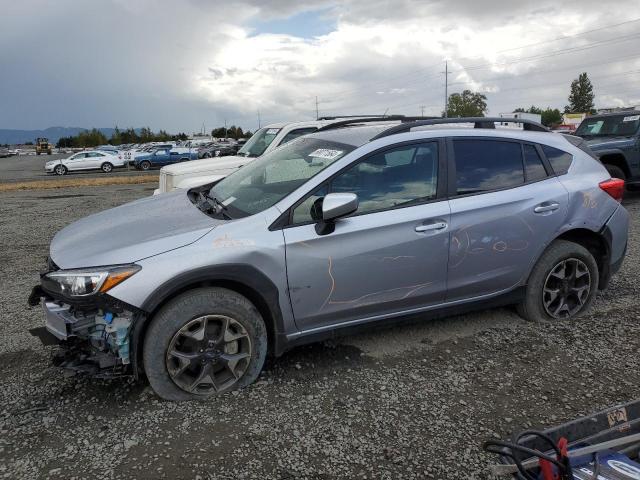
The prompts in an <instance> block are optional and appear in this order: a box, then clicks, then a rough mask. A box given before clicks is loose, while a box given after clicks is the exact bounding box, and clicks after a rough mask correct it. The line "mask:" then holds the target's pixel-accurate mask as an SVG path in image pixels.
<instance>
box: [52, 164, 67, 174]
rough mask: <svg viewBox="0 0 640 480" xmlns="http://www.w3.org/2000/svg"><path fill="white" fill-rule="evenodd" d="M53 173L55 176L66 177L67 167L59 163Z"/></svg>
mask: <svg viewBox="0 0 640 480" xmlns="http://www.w3.org/2000/svg"><path fill="white" fill-rule="evenodd" d="M53 171H54V172H55V174H56V175H66V174H67V167H65V166H64V165H62V164H61V163H59V164H58V165H56V168H54V169H53Z"/></svg>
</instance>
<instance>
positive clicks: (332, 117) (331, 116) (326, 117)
mask: <svg viewBox="0 0 640 480" xmlns="http://www.w3.org/2000/svg"><path fill="white" fill-rule="evenodd" d="M373 117H378V118H386V117H404V115H395V114H393V115H330V116H325V117H318V120H337V119H338V118H344V119H349V118H373Z"/></svg>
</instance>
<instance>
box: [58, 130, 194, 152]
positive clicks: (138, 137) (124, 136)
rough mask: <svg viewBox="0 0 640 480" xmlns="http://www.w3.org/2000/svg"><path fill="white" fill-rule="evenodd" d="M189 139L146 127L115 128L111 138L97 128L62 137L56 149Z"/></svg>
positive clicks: (180, 134) (184, 135)
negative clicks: (137, 128)
mask: <svg viewBox="0 0 640 480" xmlns="http://www.w3.org/2000/svg"><path fill="white" fill-rule="evenodd" d="M188 138H189V137H188V136H187V135H186V134H185V133H179V134H177V135H170V134H169V133H167V132H166V131H165V130H160V131H158V132H153V131H152V130H151V129H150V128H148V127H144V128H141V129H140V130H139V131H136V130H135V129H133V128H127V129H126V130H120V129H119V128H118V127H115V128H114V130H113V133H112V134H111V137H109V138H107V136H106V135H105V134H104V133H102V132H101V131H100V130H98V129H97V128H92V129H91V130H84V131H82V132H80V133H78V134H77V135H72V136H69V137H60V139H59V140H58V143H57V144H56V147H58V148H85V147H97V146H98V145H107V144H109V145H122V144H123V143H148V142H168V141H177V140H187V139H188Z"/></svg>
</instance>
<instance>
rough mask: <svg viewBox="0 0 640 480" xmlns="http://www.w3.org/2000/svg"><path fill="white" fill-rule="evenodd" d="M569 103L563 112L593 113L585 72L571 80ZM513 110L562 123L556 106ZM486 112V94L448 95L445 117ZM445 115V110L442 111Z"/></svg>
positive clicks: (547, 122) (552, 123)
mask: <svg viewBox="0 0 640 480" xmlns="http://www.w3.org/2000/svg"><path fill="white" fill-rule="evenodd" d="M568 100H569V103H568V105H566V106H565V107H564V113H595V104H594V100H595V95H594V93H593V85H592V84H591V80H589V77H588V75H587V73H586V72H583V73H581V74H580V75H579V76H578V78H576V79H575V80H573V81H572V82H571V86H570V92H569V98H568ZM514 112H524V113H536V114H538V115H540V116H541V122H542V124H543V125H545V126H547V127H552V126H555V125H559V124H561V123H562V112H560V110H559V109H558V108H551V107H547V108H544V109H543V108H540V107H536V106H535V105H531V107H529V108H528V109H524V108H522V107H519V108H516V109H515V110H514ZM486 113H487V97H486V95H484V94H482V93H478V92H472V91H471V90H464V91H463V92H462V93H452V94H451V95H449V101H448V103H447V110H446V116H447V117H454V118H455V117H484V116H485V114H486ZM442 115H443V116H445V112H442Z"/></svg>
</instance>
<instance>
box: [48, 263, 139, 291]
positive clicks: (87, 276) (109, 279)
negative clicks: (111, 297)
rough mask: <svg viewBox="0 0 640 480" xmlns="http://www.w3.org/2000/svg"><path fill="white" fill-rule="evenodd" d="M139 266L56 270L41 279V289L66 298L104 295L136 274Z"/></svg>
mask: <svg viewBox="0 0 640 480" xmlns="http://www.w3.org/2000/svg"><path fill="white" fill-rule="evenodd" d="M140 269H141V267H140V266H139V265H124V266H118V267H106V268H97V269H77V270H58V271H57V272H51V273H48V274H46V275H45V276H44V277H42V280H41V282H42V287H43V288H44V289H45V290H49V291H51V292H57V293H60V294H62V295H64V296H66V297H86V296H89V295H93V294H95V293H98V292H100V293H105V292H107V291H109V290H111V289H112V288H113V287H115V286H116V285H118V284H119V283H121V282H123V281H124V280H126V279H127V278H129V277H130V276H132V275H133V274H135V273H136V272H138V271H140Z"/></svg>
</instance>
